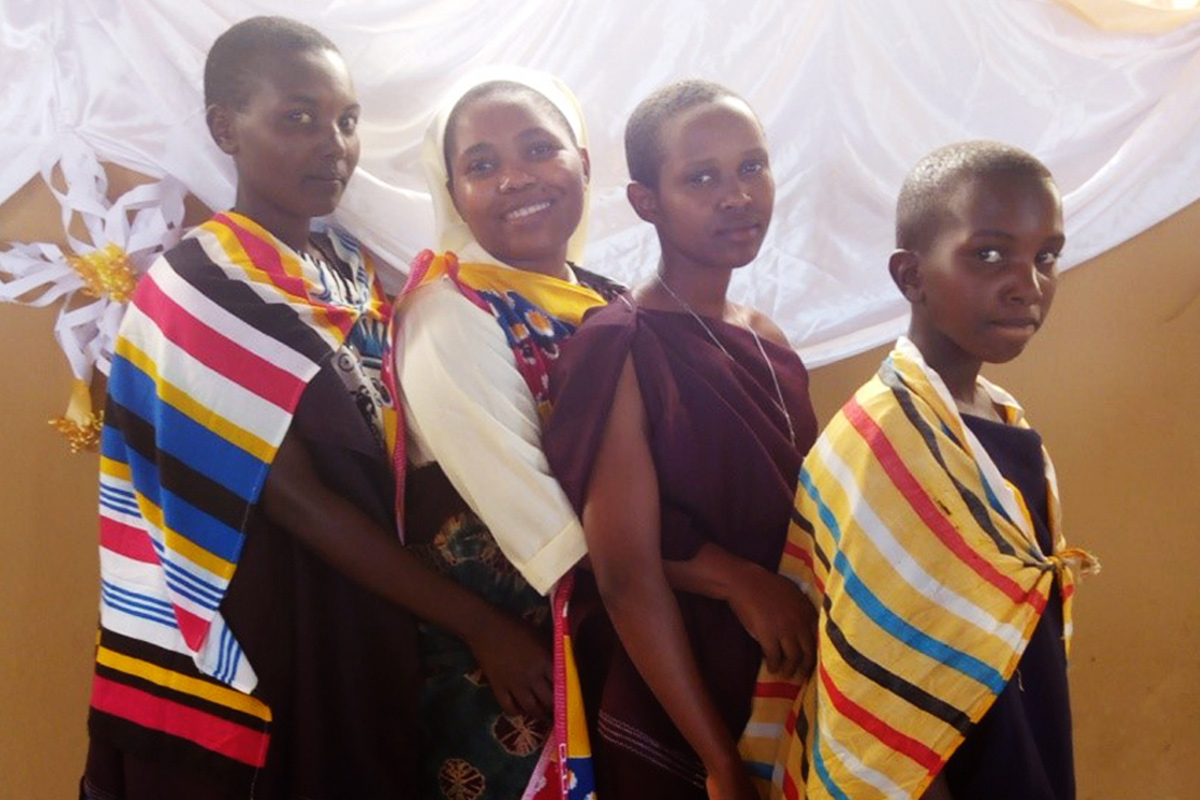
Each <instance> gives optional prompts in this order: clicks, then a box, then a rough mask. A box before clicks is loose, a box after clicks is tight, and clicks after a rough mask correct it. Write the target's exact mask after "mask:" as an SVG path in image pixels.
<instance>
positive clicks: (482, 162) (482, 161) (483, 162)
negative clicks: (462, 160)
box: [464, 158, 494, 176]
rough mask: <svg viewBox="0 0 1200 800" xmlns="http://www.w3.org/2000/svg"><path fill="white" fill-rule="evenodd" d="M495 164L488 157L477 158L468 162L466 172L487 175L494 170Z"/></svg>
mask: <svg viewBox="0 0 1200 800" xmlns="http://www.w3.org/2000/svg"><path fill="white" fill-rule="evenodd" d="M493 166H494V165H493V164H492V162H491V161H490V160H488V159H486V158H476V159H472V160H471V161H468V162H467V166H466V169H465V170H464V172H466V173H467V174H468V175H475V176H479V175H486V174H488V173H489V172H491V171H492V167H493Z"/></svg>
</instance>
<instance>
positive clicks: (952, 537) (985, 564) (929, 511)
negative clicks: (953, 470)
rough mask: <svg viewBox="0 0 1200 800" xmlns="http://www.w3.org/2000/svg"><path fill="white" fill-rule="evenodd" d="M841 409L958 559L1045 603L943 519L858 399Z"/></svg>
mask: <svg viewBox="0 0 1200 800" xmlns="http://www.w3.org/2000/svg"><path fill="white" fill-rule="evenodd" d="M842 412H843V413H844V414H845V415H846V419H848V420H849V421H850V424H851V425H853V426H854V428H855V430H857V431H858V432H859V434H860V435H861V436H862V437H863V439H864V440H865V441H866V442H867V445H868V446H869V447H870V448H871V452H872V453H874V454H875V458H876V459H878V460H879V463H880V465H882V466H883V469H884V471H885V472H887V474H888V477H889V478H891V479H892V483H894V484H895V485H896V488H897V489H899V490H900V493H901V494H902V495H903V496H904V498H905V499H906V500H907V501H908V504H909V506H911V507H912V509H913V511H915V512H916V513H917V516H919V517H920V518H921V521H922V522H924V523H925V525H926V527H928V528H929V529H930V530H931V531H933V533H934V535H936V536H937V537H938V538H939V539H941V540H942V543H943V544H944V545H946V547H948V548H949V549H950V551H951V552H952V553H954V555H956V556H958V559H959V560H960V561H962V562H963V563H964V564H966V565H967V566H968V567H970V568H971V569H972V570H974V571H975V573H976V574H977V575H979V577H981V578H983V579H984V580H985V581H987V582H988V583H990V584H992V585H993V586H995V587H996V588H997V589H999V590H1000V591H1002V592H1004V594H1006V595H1008V597H1009V599H1010V600H1012V601H1013V602H1014V603H1029V604H1030V605H1031V606H1033V607H1034V608H1035V609H1037V611H1038V613H1041V612H1042V610H1043V609H1044V608H1045V607H1046V599H1045V598H1044V597H1042V596H1041V595H1038V594H1037V593H1036V592H1026V591H1025V590H1024V589H1022V588H1021V586H1020V584H1018V583H1017V582H1016V581H1014V580H1013V579H1012V578H1010V577H1008V576H1007V575H1005V574H1003V573H1001V572H1000V571H999V570H998V569H996V567H995V566H993V565H992V564H991V563H990V562H989V561H988V560H987V559H985V558H984V557H983V556H981V555H980V554H979V553H978V552H976V551H975V550H974V549H973V548H971V546H970V545H968V544H967V543H966V541H965V540H964V539H963V538H962V535H961V534H960V533H959V532H958V529H957V528H955V527H954V525H953V524H952V523H951V522H950V521H949V520H948V519H946V517H945V515H944V514H942V512H941V511H940V510H939V509H938V507H937V504H936V503H934V502H933V500H932V498H930V497H929V495H928V494H927V493H926V491H925V488H924V487H923V486H922V485H921V482H920V481H918V480H917V478H916V476H915V475H913V474H912V473H911V472H910V471H909V470H908V467H907V466H905V464H904V459H902V458H901V457H900V454H899V453H897V452H896V449H895V448H894V447H893V446H892V443H891V442H890V441H888V439H887V436H886V435H885V434H884V432H883V430H882V429H881V428H880V427H879V425H878V424H876V422H875V420H873V419H871V417H870V416H869V415H868V414H867V412H866V411H865V410H864V409H863V407H862V406H860V405H859V404H858V401H857V400H856V399H854V398H851V399H850V401H849V402H848V403H846V405H845V406H844V407H843V408H842Z"/></svg>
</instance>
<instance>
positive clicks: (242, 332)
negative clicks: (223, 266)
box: [150, 245, 313, 379]
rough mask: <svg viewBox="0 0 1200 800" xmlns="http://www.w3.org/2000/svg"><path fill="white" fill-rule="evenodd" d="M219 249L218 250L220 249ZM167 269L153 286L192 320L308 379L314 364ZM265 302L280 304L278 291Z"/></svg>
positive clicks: (157, 273)
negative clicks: (180, 307) (188, 314)
mask: <svg viewBox="0 0 1200 800" xmlns="http://www.w3.org/2000/svg"><path fill="white" fill-rule="evenodd" d="M217 246H218V248H219V247H220V246H219V245H217ZM223 252H224V251H222V253H223ZM218 265H219V264H218ZM166 266H167V267H168V268H165V269H162V270H159V271H157V272H154V271H152V272H151V273H150V274H151V275H152V276H153V278H154V282H155V283H156V284H158V287H159V289H161V290H162V292H163V294H165V295H166V296H167V297H169V298H171V299H172V300H174V301H175V302H176V303H178V304H179V305H181V306H183V307H184V308H186V309H187V310H188V312H189V313H190V314H192V316H194V317H196V318H197V319H199V320H200V321H201V322H203V323H204V324H205V325H208V326H209V327H210V328H213V329H214V330H216V331H217V332H218V333H220V334H222V335H223V336H225V337H227V338H228V339H229V340H230V341H232V342H235V343H237V344H239V345H241V346H242V347H244V348H246V349H247V350H249V351H250V352H252V353H257V354H258V355H260V356H262V357H263V358H265V359H266V360H268V361H270V362H271V363H272V364H274V365H275V366H277V367H279V368H280V369H282V370H285V371H287V372H290V373H292V374H293V375H295V376H297V377H298V378H301V379H303V378H304V376H305V375H308V374H309V373H310V372H311V370H312V367H313V362H312V361H311V360H310V359H309V358H308V357H307V356H305V355H304V354H303V353H301V352H300V351H298V350H295V349H294V348H292V347H290V346H289V345H287V344H285V343H284V342H281V341H280V340H279V339H276V338H274V337H272V336H269V335H267V334H265V333H263V332H262V331H260V330H258V329H257V328H255V327H254V326H253V325H250V324H247V323H246V322H245V321H244V320H242V319H240V318H239V317H237V316H235V315H234V314H232V313H231V312H229V311H227V310H226V309H225V308H224V307H222V306H221V305H219V304H218V303H217V302H216V301H214V300H212V299H211V298H209V297H208V296H207V295H205V294H203V293H201V292H199V291H198V290H197V289H196V288H195V287H194V286H192V285H191V284H190V283H188V282H187V281H185V280H184V279H183V278H182V277H180V275H179V273H177V272H176V271H175V270H174V268H170V265H169V264H167V265H166ZM237 274H242V275H243V277H244V273H242V272H241V270H238V271H237V272H236V273H235V277H236V275H237ZM243 283H245V285H247V286H251V288H253V284H251V283H246V282H245V281H243ZM264 299H265V300H267V301H268V302H270V301H274V302H275V303H278V302H280V295H279V291H278V290H272V291H271V295H270V296H269V297H266V298H264Z"/></svg>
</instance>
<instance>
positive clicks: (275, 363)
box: [92, 213, 393, 766]
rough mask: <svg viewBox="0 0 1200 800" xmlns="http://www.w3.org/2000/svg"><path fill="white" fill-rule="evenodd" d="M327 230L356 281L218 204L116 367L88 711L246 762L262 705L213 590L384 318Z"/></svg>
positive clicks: (163, 280)
mask: <svg viewBox="0 0 1200 800" xmlns="http://www.w3.org/2000/svg"><path fill="white" fill-rule="evenodd" d="M329 242H330V245H331V246H332V249H333V251H334V253H335V254H336V255H337V257H338V258H339V259H341V260H342V261H343V263H344V264H345V265H348V266H349V274H350V275H352V276H353V278H352V279H350V280H348V281H347V285H349V286H351V287H352V288H351V289H350V290H349V292H348V294H347V293H346V292H344V291H343V292H334V291H331V287H330V285H329V281H330V278H329V274H328V271H322V270H319V269H317V268H316V267H315V266H314V265H313V264H312V263H310V262H308V261H305V260H303V259H301V258H300V257H299V256H298V255H297V254H296V253H295V252H294V251H292V250H291V249H289V248H288V247H286V246H285V245H283V244H282V243H281V242H279V241H278V240H276V239H275V238H274V237H273V236H271V234H269V233H268V232H267V231H266V230H264V229H263V228H261V227H259V226H258V225H257V224H255V223H254V222H253V221H252V220H250V219H248V218H246V217H243V216H240V215H238V214H234V213H225V214H218V215H217V216H216V217H214V218H213V219H212V220H210V221H209V222H207V223H205V224H204V225H202V226H200V227H198V228H197V229H195V230H194V231H192V232H191V233H190V234H189V235H188V236H187V237H186V238H185V239H184V240H183V242H181V243H180V244H179V245H178V246H177V247H175V248H173V249H172V250H171V251H170V252H168V253H166V254H165V255H164V256H163V257H162V258H160V259H159V260H158V261H157V262H156V263H155V264H154V266H153V267H152V268H151V269H150V270H149V272H148V273H147V274H146V276H145V277H144V278H143V279H142V280H141V282H140V284H139V286H138V290H137V292H136V294H135V296H134V298H133V302H132V303H131V305H130V307H129V309H128V312H127V313H126V316H125V318H124V321H123V323H122V327H121V332H120V337H119V340H118V342H117V346H116V354H115V356H114V359H113V367H112V373H111V377H110V380H109V402H108V412H107V416H106V420H105V428H104V433H103V437H102V452H101V459H100V562H101V605H100V624H101V629H102V630H101V637H100V644H99V646H98V649H97V650H98V652H97V668H96V676H95V681H94V686H93V694H92V708H93V710H94V711H96V712H100V713H102V714H104V715H107V716H108V717H116V718H119V719H121V720H125V721H126V722H127V723H128V724H130V725H137V726H141V727H142V728H148V729H152V730H155V731H159V732H164V733H168V734H171V735H172V736H174V737H179V738H181V739H184V740H188V741H190V742H194V743H195V744H197V745H198V746H199V747H200V748H203V749H205V750H208V751H212V752H214V753H217V754H219V755H220V756H223V757H226V758H230V759H233V760H235V761H238V762H240V763H243V764H247V765H251V766H261V764H262V761H263V758H264V756H265V752H266V746H267V735H266V730H267V727H268V723H269V722H270V720H271V711H270V709H269V708H268V707H267V706H266V705H265V704H264V703H263V702H261V701H260V700H259V699H257V698H256V697H254V696H253V695H251V694H250V693H251V692H252V691H253V690H254V688H255V686H256V683H257V676H256V675H255V672H254V669H253V667H252V666H251V664H249V663H248V659H247V658H246V657H245V655H244V653H243V650H242V647H241V645H240V644H239V642H238V641H237V639H236V637H235V636H234V635H233V633H232V632H231V630H230V628H229V627H228V626H227V625H226V623H225V619H224V618H223V616H222V614H221V611H220V606H221V602H222V600H223V599H224V598H225V596H226V593H227V591H228V589H229V586H230V582H231V581H232V580H233V578H234V576H235V573H236V572H237V568H238V559H239V556H240V554H241V553H242V549H243V545H244V541H245V530H246V525H247V522H248V520H249V519H250V516H251V513H252V510H253V507H254V506H255V504H256V503H257V501H258V499H259V496H260V493H261V491H262V488H263V485H264V483H265V481H266V477H267V474H268V471H269V469H270V466H271V463H272V460H273V459H274V457H275V454H276V451H277V448H278V447H279V445H280V443H281V442H282V441H283V438H284V436H285V434H286V433H287V431H288V429H289V427H290V426H291V423H292V418H293V415H294V413H295V410H296V407H297V404H298V403H299V401H300V397H301V394H302V393H303V392H304V391H305V388H306V386H307V385H308V383H309V381H310V380H311V379H312V378H313V377H314V376H315V375H316V374H317V372H318V370H319V369H320V368H321V365H322V364H323V363H324V362H326V361H327V360H328V359H330V358H331V357H332V356H333V355H334V353H336V352H337V351H338V350H339V349H340V348H342V346H343V343H344V342H345V341H346V340H347V337H348V336H350V335H351V331H352V329H355V326H356V323H357V322H358V321H359V320H361V319H364V318H365V319H367V320H377V321H379V327H378V330H379V331H382V330H383V329H382V326H383V325H386V322H387V320H388V319H389V318H390V306H389V304H388V303H387V301H386V299H385V297H384V295H383V293H382V290H381V289H380V288H379V285H378V283H377V282H376V281H375V278H374V274H373V272H372V268H371V265H370V263H369V261H368V260H367V259H366V258H365V256H364V255H362V254H360V251H359V249H358V246H357V244H356V243H355V242H354V241H353V240H352V239H349V238H348V237H345V236H342V235H340V234H338V233H336V232H334V231H330V232H329ZM336 296H343V297H345V296H350V297H354V298H356V299H354V300H351V301H349V302H346V301H341V302H339V301H335V300H334V299H332V298H334V297H336ZM368 327H369V326H368ZM362 331H363V326H359V327H358V328H357V329H355V333H354V335H355V336H356V337H357V336H360V335H361V333H362ZM385 411H386V410H385ZM384 416H385V417H386V416H387V414H386V413H384ZM379 426H380V427H379V429H380V431H381V432H383V431H387V430H388V429H389V428H391V427H393V426H390V425H389V424H388V423H387V420H386V418H385V419H381V420H379ZM380 447H381V450H382V448H383V447H384V443H383V442H380ZM148 653H158V654H162V655H161V656H152V655H147V654H148ZM172 659H174V661H172ZM193 664H194V667H195V671H193V670H192V669H190V667H191V665H193Z"/></svg>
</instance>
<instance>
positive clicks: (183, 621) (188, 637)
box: [172, 603, 212, 652]
mask: <svg viewBox="0 0 1200 800" xmlns="http://www.w3.org/2000/svg"><path fill="white" fill-rule="evenodd" d="M172 606H173V607H174V609H175V622H176V624H178V625H179V632H180V633H182V634H183V640H184V641H185V642H187V646H188V647H190V648H192V649H193V650H195V651H196V652H200V648H201V647H202V646H203V645H204V637H205V636H208V629H209V628H210V627H211V626H212V622H211V621H210V620H206V619H201V618H200V617H198V616H196V615H195V614H193V613H192V612H190V611H188V610H187V609H185V608H181V607H180V606H179V605H177V604H174V603H172Z"/></svg>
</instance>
